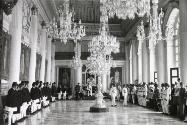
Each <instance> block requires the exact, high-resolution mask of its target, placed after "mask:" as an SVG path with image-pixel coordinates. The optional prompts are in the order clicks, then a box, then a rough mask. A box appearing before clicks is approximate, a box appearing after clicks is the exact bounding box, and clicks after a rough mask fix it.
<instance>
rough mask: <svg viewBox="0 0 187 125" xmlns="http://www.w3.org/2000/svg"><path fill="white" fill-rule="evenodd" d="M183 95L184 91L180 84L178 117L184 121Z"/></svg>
mask: <svg viewBox="0 0 187 125" xmlns="http://www.w3.org/2000/svg"><path fill="white" fill-rule="evenodd" d="M185 94H186V90H185V88H184V85H183V83H182V82H181V83H180V89H179V105H178V116H179V118H180V119H181V120H184V118H185V103H186V101H185Z"/></svg>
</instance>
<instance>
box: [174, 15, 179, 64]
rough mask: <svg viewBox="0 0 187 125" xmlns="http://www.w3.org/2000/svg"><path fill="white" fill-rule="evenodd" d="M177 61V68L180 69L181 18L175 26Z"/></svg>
mask: <svg viewBox="0 0 187 125" xmlns="http://www.w3.org/2000/svg"><path fill="white" fill-rule="evenodd" d="M173 37H174V43H175V45H174V46H175V61H176V67H180V37H179V17H178V19H176V23H175V25H174V36H173Z"/></svg>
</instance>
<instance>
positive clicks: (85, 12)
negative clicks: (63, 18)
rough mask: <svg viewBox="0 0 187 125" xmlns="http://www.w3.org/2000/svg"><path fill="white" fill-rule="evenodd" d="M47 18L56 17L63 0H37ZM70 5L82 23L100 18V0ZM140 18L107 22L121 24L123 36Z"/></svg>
mask: <svg viewBox="0 0 187 125" xmlns="http://www.w3.org/2000/svg"><path fill="white" fill-rule="evenodd" d="M39 1H40V3H41V5H42V6H43V8H44V10H45V12H46V13H47V16H48V18H49V19H50V20H51V19H52V18H54V17H57V13H56V9H57V8H58V7H59V6H60V5H62V4H63V3H64V0H39ZM69 1H70V7H71V8H73V9H74V10H75V20H80V19H81V20H82V22H83V23H93V24H98V23H99V19H100V2H99V1H100V0H69ZM168 1H170V0H159V8H161V7H164V6H165V5H166V4H167V3H168ZM139 20H140V18H138V17H136V18H135V19H134V20H130V19H127V20H119V19H118V18H117V17H115V18H113V19H109V24H121V30H122V31H123V34H124V36H125V35H126V34H127V33H128V32H129V31H130V30H131V29H132V27H134V26H135V24H136V23H137V22H138V21H139Z"/></svg>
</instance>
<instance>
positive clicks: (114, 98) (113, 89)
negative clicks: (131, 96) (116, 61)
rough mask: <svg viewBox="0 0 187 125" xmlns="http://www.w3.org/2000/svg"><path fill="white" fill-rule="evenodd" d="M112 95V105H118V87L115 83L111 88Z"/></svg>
mask: <svg viewBox="0 0 187 125" xmlns="http://www.w3.org/2000/svg"><path fill="white" fill-rule="evenodd" d="M110 96H111V99H112V106H117V105H116V96H117V89H116V86H115V85H114V84H112V87H111V89H110Z"/></svg>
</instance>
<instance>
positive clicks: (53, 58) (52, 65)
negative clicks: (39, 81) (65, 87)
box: [51, 43, 56, 82]
mask: <svg viewBox="0 0 187 125" xmlns="http://www.w3.org/2000/svg"><path fill="white" fill-rule="evenodd" d="M51 54H52V58H51V59H52V60H51V70H52V71H51V82H55V77H56V76H55V44H54V43H53V44H52V48H51Z"/></svg>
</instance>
